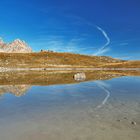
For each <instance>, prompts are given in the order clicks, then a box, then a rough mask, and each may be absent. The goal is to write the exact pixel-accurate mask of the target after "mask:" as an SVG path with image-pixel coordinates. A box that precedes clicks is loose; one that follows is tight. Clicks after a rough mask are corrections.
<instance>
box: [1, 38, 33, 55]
mask: <svg viewBox="0 0 140 140" xmlns="http://www.w3.org/2000/svg"><path fill="white" fill-rule="evenodd" d="M0 52H5V53H30V52H32V49H31V48H30V47H29V46H28V45H27V44H26V43H25V41H22V40H20V39H16V40H14V41H13V42H11V43H4V41H3V40H2V39H1V38H0Z"/></svg>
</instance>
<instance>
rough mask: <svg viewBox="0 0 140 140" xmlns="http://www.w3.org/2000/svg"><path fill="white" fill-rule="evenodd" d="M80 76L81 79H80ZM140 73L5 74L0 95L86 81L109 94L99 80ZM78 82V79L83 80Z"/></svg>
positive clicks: (1, 78)
mask: <svg viewBox="0 0 140 140" xmlns="http://www.w3.org/2000/svg"><path fill="white" fill-rule="evenodd" d="M79 75H80V77H78V76H79ZM139 75H140V71H88V72H87V71H85V72H76V71H49V72H48V71H28V72H27V71H18V72H14V71H13V72H5V73H1V75H0V95H3V94H5V93H10V94H13V95H15V96H22V95H24V94H26V92H27V91H28V90H29V89H30V88H31V87H32V86H33V85H39V86H48V85H57V84H74V83H79V82H84V81H96V82H95V83H96V84H97V85H99V86H100V88H102V89H103V90H105V92H108V91H107V90H106V89H105V87H104V86H101V85H102V84H99V82H98V81H97V80H108V79H112V78H116V77H121V76H139ZM82 77H83V79H82V80H77V79H76V78H78V79H79V78H82Z"/></svg>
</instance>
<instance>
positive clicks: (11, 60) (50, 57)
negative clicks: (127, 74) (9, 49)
mask: <svg viewBox="0 0 140 140" xmlns="http://www.w3.org/2000/svg"><path fill="white" fill-rule="evenodd" d="M0 67H6V68H48V67H50V68H51V67H67V68H69V67H70V68H71V67H93V68H100V67H105V68H108V67H109V68H120V67H122V68H125V67H126V68H140V61H123V60H119V59H113V58H111V57H106V56H101V57H99V56H86V55H80V54H72V53H57V52H39V53H0Z"/></svg>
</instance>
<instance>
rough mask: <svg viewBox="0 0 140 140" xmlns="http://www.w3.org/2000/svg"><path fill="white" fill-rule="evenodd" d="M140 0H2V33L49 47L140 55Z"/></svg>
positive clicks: (126, 56) (127, 56) (36, 48)
mask: <svg viewBox="0 0 140 140" xmlns="http://www.w3.org/2000/svg"><path fill="white" fill-rule="evenodd" d="M139 14H140V1H139V0H1V2H0V37H2V38H3V39H4V41H6V42H11V41H12V40H14V39H16V38H20V39H22V40H25V41H26V42H27V43H28V44H29V45H30V46H31V47H32V48H33V50H34V51H39V50H41V49H47V50H48V49H49V50H54V51H60V52H74V53H82V54H88V55H109V56H112V57H116V58H121V59H140V15H139Z"/></svg>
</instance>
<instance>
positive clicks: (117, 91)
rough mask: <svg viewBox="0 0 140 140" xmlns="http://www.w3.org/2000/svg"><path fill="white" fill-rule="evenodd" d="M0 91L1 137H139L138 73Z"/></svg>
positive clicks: (12, 139)
mask: <svg viewBox="0 0 140 140" xmlns="http://www.w3.org/2000/svg"><path fill="white" fill-rule="evenodd" d="M0 93H1V96H0V140H93V139H96V140H112V139H113V140H139V139H140V77H139V76H123V77H116V78H113V79H108V80H107V79H106V80H100V79H98V80H90V81H83V82H77V83H70V84H68V83H66V84H64V83H63V84H60V85H59V84H57V85H55V84H54V85H47V86H44V85H41V86H38V85H26V84H24V85H1V86H0ZM11 93H12V94H11ZM15 95H16V96H15Z"/></svg>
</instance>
